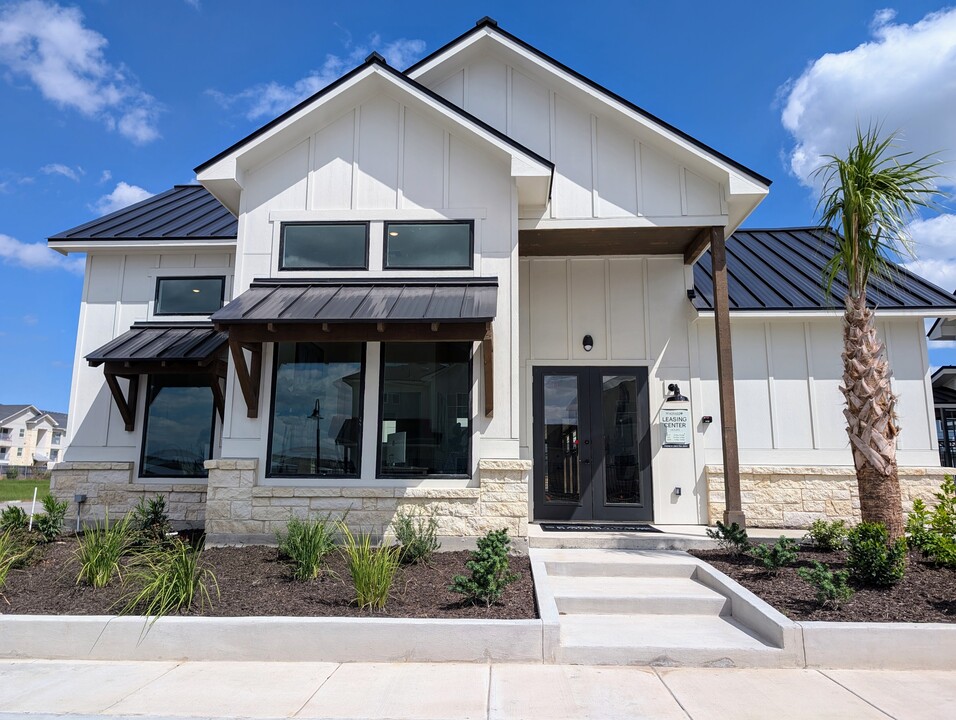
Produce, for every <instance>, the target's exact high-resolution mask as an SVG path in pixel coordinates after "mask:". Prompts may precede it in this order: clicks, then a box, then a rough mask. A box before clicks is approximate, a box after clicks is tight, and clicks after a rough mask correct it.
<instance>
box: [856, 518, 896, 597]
mask: <svg viewBox="0 0 956 720" xmlns="http://www.w3.org/2000/svg"><path fill="white" fill-rule="evenodd" d="M847 542H848V550H847V558H846V566H847V568H848V569H849V571H850V577H851V578H852V579H853V580H854V582H857V583H859V584H860V585H868V586H873V587H889V586H891V585H895V584H896V583H898V582H899V581H900V580H902V579H903V575H904V573H905V572H906V540H904V539H903V538H899V539H897V540H896V541H894V542H893V543H890V542H889V540H888V535H887V533H886V527H885V526H884V525H883V523H866V522H864V523H860V524H859V525H857V526H856V527H855V528H853V529H852V530H850V532H849V535H848V537H847Z"/></svg>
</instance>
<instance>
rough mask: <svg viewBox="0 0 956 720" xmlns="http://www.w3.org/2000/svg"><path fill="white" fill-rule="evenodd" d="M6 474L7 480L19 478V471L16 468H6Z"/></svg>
mask: <svg viewBox="0 0 956 720" xmlns="http://www.w3.org/2000/svg"><path fill="white" fill-rule="evenodd" d="M6 475H7V480H19V479H20V471H19V470H17V469H16V468H14V469H13V470H7V472H6Z"/></svg>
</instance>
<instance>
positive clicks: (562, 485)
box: [544, 375, 581, 502]
mask: <svg viewBox="0 0 956 720" xmlns="http://www.w3.org/2000/svg"><path fill="white" fill-rule="evenodd" d="M544 499H545V500H546V501H548V502H555V501H556V502H579V501H580V499H581V482H580V477H579V475H578V378H577V375H545V376H544Z"/></svg>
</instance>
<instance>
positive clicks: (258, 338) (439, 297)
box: [211, 277, 498, 417]
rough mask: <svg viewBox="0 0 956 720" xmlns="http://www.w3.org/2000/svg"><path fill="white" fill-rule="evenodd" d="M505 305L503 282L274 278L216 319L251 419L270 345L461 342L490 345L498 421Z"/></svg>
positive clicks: (488, 393) (489, 405)
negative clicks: (498, 326) (498, 341)
mask: <svg viewBox="0 0 956 720" xmlns="http://www.w3.org/2000/svg"><path fill="white" fill-rule="evenodd" d="M497 305H498V278H495V277H491V278H481V277H478V278H474V277H473V278H467V277H466V278H460V277H456V278H375V279H369V278H362V279H352V280H342V279H337V280H315V279H309V280H286V279H281V280H273V279H267V280H256V281H254V282H253V283H252V285H251V286H250V287H249V289H248V290H246V291H245V292H244V293H242V294H241V295H240V296H239V297H237V298H236V299H235V300H233V301H232V302H230V303H229V304H228V305H226V306H225V307H223V308H222V309H221V310H219V311H217V312H216V313H214V314H213V316H212V318H211V320H212V322H213V323H214V324H215V327H216V329H217V330H224V331H227V332H228V334H229V350H230V352H231V354H232V359H233V363H234V366H235V369H236V379H237V380H238V381H239V386H240V388H241V389H242V394H243V397H244V398H245V401H246V410H247V415H248V416H249V417H257V416H258V412H259V409H258V408H259V387H260V385H261V377H260V375H261V371H262V344H263V343H266V342H454V341H469V342H477V341H481V342H482V343H483V354H484V359H485V414H486V415H488V416H489V417H490V416H491V415H492V413H493V409H494V408H493V397H492V395H493V393H492V390H493V378H492V376H491V368H492V353H493V347H492V335H491V323H492V321H493V320H494V318H495V314H496V312H497ZM246 352H248V353H249V358H248V361H247V357H246Z"/></svg>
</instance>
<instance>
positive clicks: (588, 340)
mask: <svg viewBox="0 0 956 720" xmlns="http://www.w3.org/2000/svg"><path fill="white" fill-rule="evenodd" d="M581 344H582V345H583V346H584V352H591V350H593V349H594V338H593V337H591V336H590V335H585V336H584V340H582V341H581Z"/></svg>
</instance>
